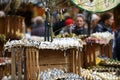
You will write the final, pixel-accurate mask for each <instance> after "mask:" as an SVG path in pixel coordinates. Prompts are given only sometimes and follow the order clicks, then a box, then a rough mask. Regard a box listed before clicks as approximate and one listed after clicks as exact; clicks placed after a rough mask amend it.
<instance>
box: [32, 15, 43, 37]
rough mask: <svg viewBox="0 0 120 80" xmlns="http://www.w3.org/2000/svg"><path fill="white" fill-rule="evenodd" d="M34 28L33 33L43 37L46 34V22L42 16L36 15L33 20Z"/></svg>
mask: <svg viewBox="0 0 120 80" xmlns="http://www.w3.org/2000/svg"><path fill="white" fill-rule="evenodd" d="M32 22H33V25H32V27H33V29H32V32H31V35H33V36H40V37H43V36H44V35H45V23H44V20H43V18H42V17H41V16H37V17H35V18H34V19H33V20H32Z"/></svg>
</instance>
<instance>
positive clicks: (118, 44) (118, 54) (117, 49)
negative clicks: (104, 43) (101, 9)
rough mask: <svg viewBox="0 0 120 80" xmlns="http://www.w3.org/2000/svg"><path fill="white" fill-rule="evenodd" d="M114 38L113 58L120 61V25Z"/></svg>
mask: <svg viewBox="0 0 120 80" xmlns="http://www.w3.org/2000/svg"><path fill="white" fill-rule="evenodd" d="M114 35H115V39H114V46H113V59H117V60H119V61H120V25H119V26H118V28H117V29H116V31H115V33H114Z"/></svg>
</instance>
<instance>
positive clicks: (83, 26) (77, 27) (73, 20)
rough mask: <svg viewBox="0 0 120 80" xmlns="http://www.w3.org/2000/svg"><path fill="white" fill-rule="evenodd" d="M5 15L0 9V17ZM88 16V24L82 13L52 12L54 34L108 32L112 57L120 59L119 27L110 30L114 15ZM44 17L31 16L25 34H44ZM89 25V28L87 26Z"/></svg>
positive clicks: (105, 13) (109, 13) (42, 35)
mask: <svg viewBox="0 0 120 80" xmlns="http://www.w3.org/2000/svg"><path fill="white" fill-rule="evenodd" d="M2 16H5V14H4V13H3V12H2V11H1V12H0V17H2ZM58 17H59V18H58ZM89 17H90V20H89V23H90V24H88V21H87V19H88V16H86V15H85V14H82V13H78V14H74V15H70V14H69V13H68V12H65V11H63V12H62V15H61V13H59V15H58V12H54V13H53V23H52V27H53V32H54V35H58V34H70V33H74V34H76V35H88V34H89V33H88V32H89V31H90V34H91V33H96V32H110V33H112V34H114V40H113V58H114V59H117V60H120V28H119V27H118V28H117V29H115V30H112V26H113V24H114V15H113V13H112V12H104V13H101V14H95V13H93V14H92V15H91V16H89ZM45 21H46V20H45V18H43V17H42V16H36V17H34V18H31V25H29V26H27V27H26V36H27V37H28V38H30V37H31V36H39V37H44V36H45V33H46V32H45V28H46V27H45ZM89 27H90V28H89Z"/></svg>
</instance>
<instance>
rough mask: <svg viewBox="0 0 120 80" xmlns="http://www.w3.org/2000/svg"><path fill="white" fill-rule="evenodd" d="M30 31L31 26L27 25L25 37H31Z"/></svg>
mask: <svg viewBox="0 0 120 80" xmlns="http://www.w3.org/2000/svg"><path fill="white" fill-rule="evenodd" d="M31 31H32V27H30V26H29V27H27V28H26V38H31Z"/></svg>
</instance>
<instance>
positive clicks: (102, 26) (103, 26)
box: [93, 12, 114, 33]
mask: <svg viewBox="0 0 120 80" xmlns="http://www.w3.org/2000/svg"><path fill="white" fill-rule="evenodd" d="M113 23H114V16H113V14H112V13H110V12H107V13H104V14H102V15H101V16H100V21H99V23H98V24H97V26H96V27H95V28H94V30H93V32H94V33H95V32H107V31H108V32H111V33H112V28H111V27H112V24H113Z"/></svg>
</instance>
